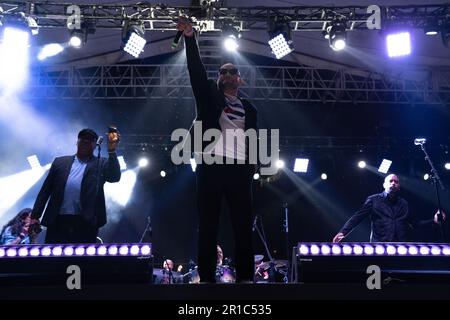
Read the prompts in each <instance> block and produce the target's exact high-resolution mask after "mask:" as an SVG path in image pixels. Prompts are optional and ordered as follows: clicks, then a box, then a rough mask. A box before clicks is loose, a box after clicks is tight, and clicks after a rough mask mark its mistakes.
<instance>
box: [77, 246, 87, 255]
mask: <svg viewBox="0 0 450 320" xmlns="http://www.w3.org/2000/svg"><path fill="white" fill-rule="evenodd" d="M84 252H85V250H84V248H83V247H78V248H76V249H75V255H77V256H83V255H84Z"/></svg>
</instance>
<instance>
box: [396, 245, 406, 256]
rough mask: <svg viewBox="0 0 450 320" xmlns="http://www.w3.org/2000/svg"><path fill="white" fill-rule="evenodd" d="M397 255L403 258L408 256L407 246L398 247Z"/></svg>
mask: <svg viewBox="0 0 450 320" xmlns="http://www.w3.org/2000/svg"><path fill="white" fill-rule="evenodd" d="M397 253H398V254H399V255H401V256H404V255H406V254H407V253H408V249H407V248H406V247H405V246H403V245H401V246H398V248H397Z"/></svg>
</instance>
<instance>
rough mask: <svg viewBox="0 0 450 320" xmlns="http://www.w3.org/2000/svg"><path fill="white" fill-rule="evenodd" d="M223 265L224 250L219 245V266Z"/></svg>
mask: <svg viewBox="0 0 450 320" xmlns="http://www.w3.org/2000/svg"><path fill="white" fill-rule="evenodd" d="M221 265H223V250H222V248H221V247H220V246H219V245H217V266H221Z"/></svg>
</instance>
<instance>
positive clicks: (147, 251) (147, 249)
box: [141, 245, 301, 255]
mask: <svg viewBox="0 0 450 320" xmlns="http://www.w3.org/2000/svg"><path fill="white" fill-rule="evenodd" d="M300 249H301V248H300ZM150 252H151V248H150V246H149V245H144V246H142V248H141V253H142V254H143V255H149V254H150Z"/></svg>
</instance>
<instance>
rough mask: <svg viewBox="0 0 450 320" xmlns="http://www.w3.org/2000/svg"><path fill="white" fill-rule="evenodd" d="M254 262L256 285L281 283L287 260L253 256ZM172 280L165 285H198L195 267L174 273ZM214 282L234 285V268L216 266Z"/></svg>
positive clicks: (284, 274) (285, 271)
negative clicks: (182, 272)
mask: <svg viewBox="0 0 450 320" xmlns="http://www.w3.org/2000/svg"><path fill="white" fill-rule="evenodd" d="M254 262H255V282H256V283H269V282H283V279H284V277H285V276H286V273H287V266H288V263H287V260H273V261H264V256H263V255H255V256H254ZM166 278H167V277H166ZM174 279H175V281H174V282H167V283H199V282H200V276H199V274H198V270H197V266H191V268H190V269H189V271H188V272H187V273H185V274H181V275H180V274H179V273H175V276H174ZM178 279H181V280H178ZM216 282H217V283H235V282H236V272H235V270H234V268H233V267H232V266H230V265H221V266H217V268H216ZM164 283H166V282H164Z"/></svg>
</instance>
